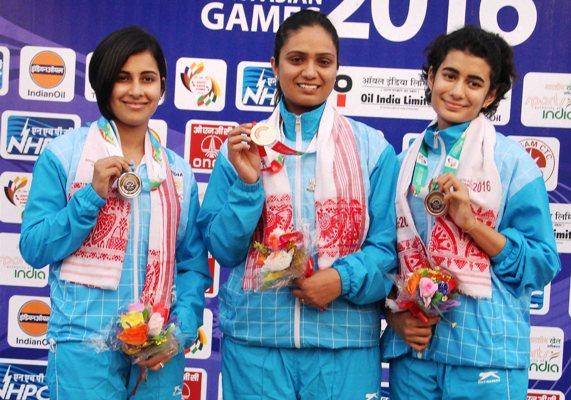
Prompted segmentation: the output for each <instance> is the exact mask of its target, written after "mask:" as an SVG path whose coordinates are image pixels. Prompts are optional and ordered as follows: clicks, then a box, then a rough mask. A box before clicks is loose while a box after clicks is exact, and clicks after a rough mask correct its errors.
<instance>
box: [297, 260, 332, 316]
mask: <svg viewBox="0 0 571 400" xmlns="http://www.w3.org/2000/svg"><path fill="white" fill-rule="evenodd" d="M294 283H295V285H296V286H297V289H293V290H292V293H293V295H294V296H295V297H297V298H298V299H299V301H301V302H302V303H303V304H305V305H306V306H311V307H316V308H319V309H320V310H325V309H326V308H327V307H328V306H329V303H331V302H332V301H333V300H335V299H336V298H337V297H339V296H340V295H341V277H340V276H339V272H337V270H335V268H327V269H321V270H319V271H316V272H315V273H314V274H313V275H311V276H310V277H309V278H298V279H296V280H295V281H294Z"/></svg>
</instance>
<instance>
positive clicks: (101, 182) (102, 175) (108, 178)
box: [91, 156, 130, 199]
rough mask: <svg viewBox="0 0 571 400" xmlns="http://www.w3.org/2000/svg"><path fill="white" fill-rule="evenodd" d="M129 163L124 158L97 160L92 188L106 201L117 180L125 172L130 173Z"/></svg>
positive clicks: (94, 165) (113, 157) (115, 157)
mask: <svg viewBox="0 0 571 400" xmlns="http://www.w3.org/2000/svg"><path fill="white" fill-rule="evenodd" d="M129 168H130V167H129V163H128V162H127V160H126V159H125V158H124V157H119V156H112V157H105V158H101V159H99V160H97V161H96V162H95V164H93V179H92V180H91V186H93V189H94V190H95V191H96V192H97V194H98V195H99V196H101V197H102V198H104V199H106V198H107V196H108V194H109V188H110V187H111V185H112V184H113V182H115V179H117V178H119V176H120V175H121V174H122V173H123V172H124V171H129Z"/></svg>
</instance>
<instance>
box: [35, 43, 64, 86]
mask: <svg viewBox="0 0 571 400" xmlns="http://www.w3.org/2000/svg"><path fill="white" fill-rule="evenodd" d="M30 77H31V78H32V80H33V81H34V83H35V84H36V85H38V86H40V87H42V88H44V89H51V88H54V87H56V86H58V85H59V84H60V83H62V82H63V79H64V77H65V62H64V61H63V58H61V56H60V55H59V54H57V53H55V52H53V51H49V50H46V51H41V52H39V53H38V54H36V55H35V56H34V57H33V58H32V61H30Z"/></svg>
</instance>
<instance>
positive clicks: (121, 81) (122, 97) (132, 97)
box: [109, 51, 162, 130]
mask: <svg viewBox="0 0 571 400" xmlns="http://www.w3.org/2000/svg"><path fill="white" fill-rule="evenodd" d="M161 95H162V89H161V76H160V73H159V69H158V66H157V62H156V60H155V59H154V57H153V55H152V54H151V53H150V52H149V51H145V52H143V53H138V54H133V55H132V56H130V57H129V58H128V59H127V61H126V62H125V64H124V65H123V67H122V68H121V71H120V72H119V74H118V76H117V81H116V82H115V84H114V85H113V91H112V93H111V97H110V98H109V107H110V108H111V111H112V112H113V115H114V116H115V118H114V121H115V123H116V124H117V126H118V128H119V130H121V127H129V128H138V127H143V126H144V128H145V129H146V127H147V125H148V123H149V119H150V118H151V116H152V115H153V113H154V112H155V110H156V109H157V106H158V104H159V99H160V97H161Z"/></svg>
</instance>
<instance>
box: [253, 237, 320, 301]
mask: <svg viewBox="0 0 571 400" xmlns="http://www.w3.org/2000/svg"><path fill="white" fill-rule="evenodd" d="M306 236H307V235H304V234H303V233H302V232H300V231H288V232H284V231H283V230H282V229H279V228H278V229H275V230H274V231H273V232H272V233H271V234H270V235H269V236H268V238H267V240H266V243H265V244H264V243H260V242H258V241H256V242H254V247H255V248H256V250H258V253H259V255H258V259H257V260H256V263H257V264H258V265H260V266H261V269H260V279H261V283H260V289H259V290H262V291H263V290H268V289H275V288H280V287H284V286H288V285H289V284H290V283H291V282H292V281H293V280H294V279H296V278H300V277H302V276H305V277H309V276H311V274H312V273H313V258H312V257H311V255H310V254H309V252H308V250H307V246H306V245H305V244H306V242H307V238H306Z"/></svg>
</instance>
